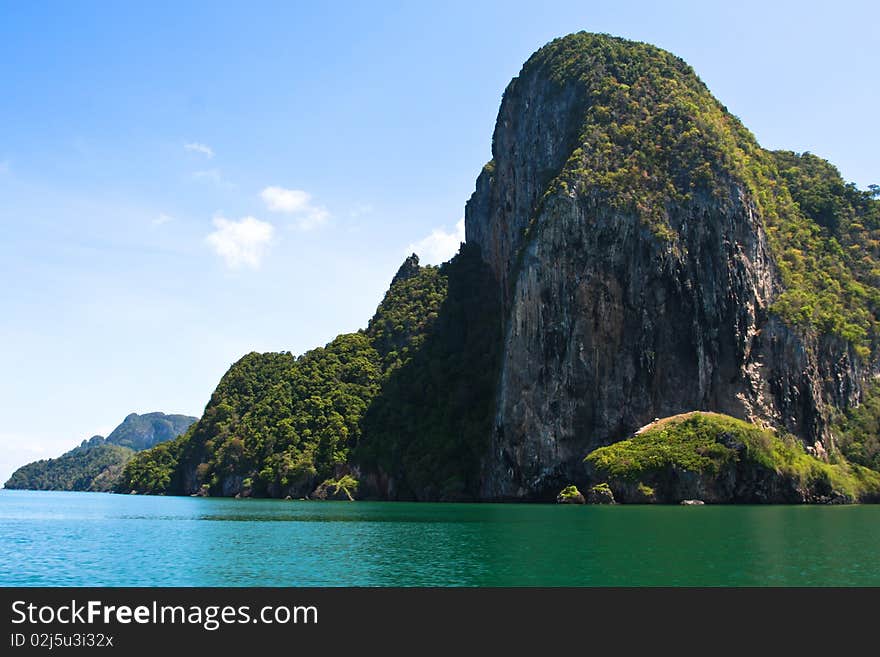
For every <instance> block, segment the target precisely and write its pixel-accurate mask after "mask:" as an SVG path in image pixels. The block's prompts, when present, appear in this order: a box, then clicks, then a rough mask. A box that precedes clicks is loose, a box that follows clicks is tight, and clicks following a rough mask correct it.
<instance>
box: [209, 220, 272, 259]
mask: <svg viewBox="0 0 880 657" xmlns="http://www.w3.org/2000/svg"><path fill="white" fill-rule="evenodd" d="M214 228H215V229H216V230H214V232H213V233H211V234H209V235H208V236H207V237H206V238H205V239H206V241H207V242H208V244H209V245H210V246H211V248H212V249H214V252H215V253H216V254H217V255H218V256H220V257H221V258H223V261H224V262H225V263H226V266H227V267H229V268H230V269H239V268H241V267H250V268H251V269H257V268H259V266H260V263H261V262H262V260H263V256H264V255H265V253H266V250H267V249H268V247H269V245H270V244H271V242H272V238H273V236H274V234H275V227H274V226H272V224H270V223H268V222H266V221H260V220H259V219H256V218H255V217H244V218H243V219H239V220H238V221H231V220H229V219H224V218H223V217H215V218H214Z"/></svg>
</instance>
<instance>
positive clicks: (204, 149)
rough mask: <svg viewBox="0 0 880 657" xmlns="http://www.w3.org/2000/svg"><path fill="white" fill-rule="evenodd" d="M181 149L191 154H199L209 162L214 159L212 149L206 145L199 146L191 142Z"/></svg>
mask: <svg viewBox="0 0 880 657" xmlns="http://www.w3.org/2000/svg"><path fill="white" fill-rule="evenodd" d="M183 147H184V148H185V149H186V150H188V151H190V152H192V153H201V154H202V155H204V156H205V157H207V158H208V159H209V160H210V159H211V158H212V157H214V149H213V148H211V147H210V146H208V145H207V144H200V143H199V142H197V141H191V142H189V143H186V144H184V145H183Z"/></svg>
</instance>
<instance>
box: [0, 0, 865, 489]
mask: <svg viewBox="0 0 880 657" xmlns="http://www.w3.org/2000/svg"><path fill="white" fill-rule="evenodd" d="M138 5H140V6H138ZM180 5H184V6H180ZM578 30H589V31H596V32H609V33H612V34H616V35H620V36H624V37H628V38H632V39H637V40H641V41H648V42H652V43H655V44H656V45H659V46H661V47H664V48H666V49H668V50H671V51H673V52H675V53H676V54H678V55H680V56H682V57H684V58H685V59H686V60H687V61H688V62H689V63H690V64H691V65H692V66H693V67H694V68H695V69H696V70H697V72H698V74H699V75H700V76H701V77H702V78H703V80H704V81H705V82H706V83H707V84H708V85H709V87H710V89H712V91H713V92H714V93H715V95H716V96H717V97H718V98H719V99H720V100H721V101H722V102H724V103H725V104H726V105H727V106H728V108H729V109H730V110H731V111H732V112H733V113H735V114H737V115H738V116H739V117H740V118H742V119H743V121H744V122H745V124H746V125H747V126H748V127H749V128H750V129H751V130H752V131H753V132H754V133H755V135H756V136H757V137H758V139H759V141H760V142H761V143H762V144H763V145H764V146H766V147H769V148H789V149H793V150H797V151H804V150H809V151H812V152H814V153H817V154H820V155H823V156H824V157H827V158H829V159H830V160H831V161H832V162H834V163H835V164H837V165H838V166H839V168H840V169H841V171H842V173H843V175H844V177H845V178H847V179H848V180H852V181H854V182H856V183H857V184H858V185H859V186H861V187H866V186H867V185H868V184H871V183H880V161H878V158H877V153H878V152H880V130H878V129H877V120H876V119H877V107H878V106H880V92H878V85H877V76H878V71H880V54H878V44H880V28H878V21H877V20H876V9H875V7H874V6H873V5H872V3H869V2H835V3H829V4H828V5H827V6H825V7H814V6H811V3H794V2H792V3H769V2H748V1H746V2H737V3H704V2H692V3H683V2H680V3H676V2H663V3H652V2H626V1H615V2H610V1H609V2H591V1H589V0H581V1H580V2H540V3H539V2H536V1H535V0H532V1H531V2H515V1H510V0H506V1H504V2H476V1H473V0H471V1H470V2H443V3H436V4H430V3H428V2H409V3H367V2H353V3H344V2H336V3H309V4H306V3H294V2H286V3H264V2H255V1H249V2H247V3H244V2H239V3H220V2H211V3H177V2H167V3H165V2H149V3H146V2H143V3H110V2H102V3H87V2H53V3H45V2H3V1H0V81H2V86H3V89H2V94H0V198H2V203H0V229H2V240H0V277H2V280H3V285H2V286H0V308H2V310H0V363H2V371H3V374H4V376H3V377H2V378H0V399H2V409H3V422H2V426H0V481H5V479H6V478H7V476H8V475H9V474H10V473H11V472H12V470H13V469H14V468H15V467H17V466H18V465H21V464H23V463H25V462H27V461H30V460H33V459H36V458H45V457H49V456H56V455H58V454H59V453H61V452H63V451H65V450H66V449H68V448H70V447H72V446H73V445H74V444H76V443H77V442H79V441H80V440H82V439H83V438H86V437H88V436H90V435H92V434H94V433H106V432H107V431H109V430H111V429H112V428H113V427H114V426H115V425H116V424H117V423H118V422H120V421H121V420H122V418H123V417H124V416H125V415H126V414H127V413H129V412H131V411H137V412H147V411H152V410H163V411H166V412H181V413H189V414H193V415H198V414H200V413H201V411H202V409H203V407H204V405H205V403H206V402H207V400H208V398H209V396H210V394H211V392H212V390H213V388H214V386H215V384H216V383H217V381H218V380H219V378H220V377H221V376H222V374H223V372H224V371H225V370H226V369H227V368H228V366H229V365H230V364H231V363H232V362H234V361H235V360H236V359H238V358H239V357H240V356H241V355H243V354H245V353H247V352H248V351H251V350H257V351H270V350H289V351H292V352H294V353H300V352H302V351H305V350H307V349H309V348H312V347H315V346H318V345H322V344H324V343H326V342H327V341H329V340H330V339H332V338H333V337H334V336H335V335H336V334H338V333H341V332H346V331H352V330H355V329H357V328H359V327H362V326H364V325H365V324H366V322H367V320H368V319H369V317H370V315H371V314H372V312H373V310H374V308H375V306H376V304H377V303H378V301H379V300H380V299H381V297H382V294H383V293H384V291H385V289H386V287H387V285H388V283H389V281H390V279H391V276H392V275H393V274H394V272H395V270H396V268H397V267H398V266H399V264H400V262H401V261H402V260H403V258H404V257H405V255H406V254H407V253H408V251H409V250H411V249H413V248H416V249H418V250H419V251H420V253H421V254H422V255H423V256H425V257H424V258H423V260H424V259H426V260H428V261H438V260H442V259H444V258H445V257H447V256H448V255H451V250H454V248H455V246H456V245H457V243H458V239H459V237H458V230H459V229H460V228H459V226H457V224H458V223H459V220H460V219H461V217H462V214H463V207H464V203H465V201H466V199H467V198H468V196H469V195H470V193H471V192H472V190H473V186H474V180H475V178H476V175H477V173H478V172H479V170H480V168H481V166H482V165H483V163H484V162H485V161H486V160H488V159H489V157H490V138H491V133H492V126H493V124H494V120H495V114H496V112H497V109H498V104H499V101H500V98H501V93H502V91H503V89H504V87H505V85H506V84H507V82H508V81H509V80H510V78H511V77H512V76H514V75H516V73H517V72H518V70H519V68H520V67H521V65H522V63H523V62H524V61H525V59H526V58H527V57H528V56H529V54H531V53H532V52H533V51H534V50H536V49H537V48H538V47H540V46H541V45H542V44H544V43H546V42H547V41H549V40H550V39H552V38H554V37H556V36H560V35H563V34H566V33H569V32H575V31H578Z"/></svg>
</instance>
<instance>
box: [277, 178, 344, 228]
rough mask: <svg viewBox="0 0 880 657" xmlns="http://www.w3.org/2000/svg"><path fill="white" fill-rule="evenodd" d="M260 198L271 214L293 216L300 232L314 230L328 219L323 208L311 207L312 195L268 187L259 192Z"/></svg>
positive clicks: (295, 190)
mask: <svg viewBox="0 0 880 657" xmlns="http://www.w3.org/2000/svg"><path fill="white" fill-rule="evenodd" d="M260 198H262V199H263V202H264V203H265V204H266V208H267V209H268V210H269V211H271V212H284V213H285V214H292V215H295V217H294V221H295V222H296V226H297V227H298V228H300V229H302V230H311V229H312V228H316V227H318V226H320V225H321V224H323V223H324V222H325V221H327V219H328V218H329V217H330V213H329V212H328V211H327V209H326V208H325V207H323V206H321V205H313V204H312V195H311V194H309V193H308V192H306V191H303V190H301V189H285V188H284V187H276V186H270V187H266V188H265V189H264V190H263V191H262V192H260Z"/></svg>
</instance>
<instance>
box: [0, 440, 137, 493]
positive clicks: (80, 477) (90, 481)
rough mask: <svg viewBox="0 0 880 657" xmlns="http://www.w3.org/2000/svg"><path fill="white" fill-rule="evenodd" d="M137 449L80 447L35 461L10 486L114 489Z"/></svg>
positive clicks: (105, 446)
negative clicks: (114, 483) (114, 482)
mask: <svg viewBox="0 0 880 657" xmlns="http://www.w3.org/2000/svg"><path fill="white" fill-rule="evenodd" d="M132 456H134V450H131V449H129V448H128V447H120V446H119V445H96V446H94V447H86V448H80V447H77V448H76V449H74V450H71V451H70V452H67V453H66V454H63V455H62V456H59V457H58V458H57V459H44V460H42V461H34V462H33V463H28V464H27V465H24V466H22V467H20V468H19V469H18V470H16V471H15V472H13V473H12V476H11V477H10V478H9V481H7V482H6V486H5V487H6V488H12V489H26V490H81V491H103V490H110V488H111V487H112V484H113V481H114V480H115V479H116V477H118V476H119V473H120V472H122V468H123V467H124V466H125V464H126V463H127V462H128V461H129V459H131V457H132Z"/></svg>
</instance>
